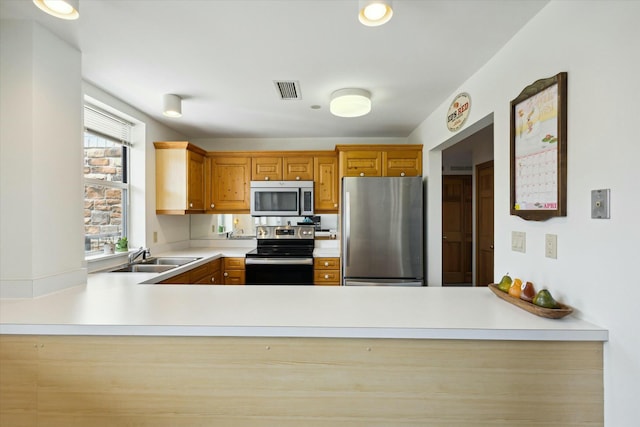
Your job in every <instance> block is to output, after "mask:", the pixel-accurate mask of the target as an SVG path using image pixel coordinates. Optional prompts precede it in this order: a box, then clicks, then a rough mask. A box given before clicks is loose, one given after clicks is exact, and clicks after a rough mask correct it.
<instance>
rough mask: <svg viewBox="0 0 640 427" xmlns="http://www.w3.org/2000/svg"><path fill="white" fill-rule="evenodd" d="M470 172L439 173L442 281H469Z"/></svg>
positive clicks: (458, 283) (465, 283)
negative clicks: (460, 173) (442, 174)
mask: <svg viewBox="0 0 640 427" xmlns="http://www.w3.org/2000/svg"><path fill="white" fill-rule="evenodd" d="M471 185H472V180H471V175H444V176H443V177H442V285H443V286H452V285H456V286H471V285H472V264H473V263H472V254H473V247H472V244H473V226H472V224H473V223H472V220H471V217H472V212H473V208H472V205H471V202H472V187H471Z"/></svg>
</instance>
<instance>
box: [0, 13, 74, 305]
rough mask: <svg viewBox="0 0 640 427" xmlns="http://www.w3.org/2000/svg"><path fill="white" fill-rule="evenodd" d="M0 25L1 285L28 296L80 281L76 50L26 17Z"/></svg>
mask: <svg viewBox="0 0 640 427" xmlns="http://www.w3.org/2000/svg"><path fill="white" fill-rule="evenodd" d="M0 31H1V34H0V40H1V46H0V57H1V61H0V63H1V64H2V65H1V67H2V68H1V70H0V105H1V111H0V113H1V114H0V116H1V121H2V126H1V127H0V129H1V130H0V149H1V150H2V151H1V156H0V158H1V165H2V168H1V170H0V181H1V182H2V184H1V191H2V204H1V208H0V209H1V215H0V218H1V223H2V224H1V228H0V252H1V254H2V256H1V257H0V293H1V294H2V296H26V297H30V296H37V295H41V294H44V293H48V292H51V291H54V290H56V289H60V288H62V287H66V286H69V285H71V286H73V285H76V284H80V283H84V282H85V281H86V270H85V269H84V267H83V254H84V249H83V248H84V246H83V231H82V218H83V214H82V191H83V187H82V182H81V180H80V177H81V174H82V148H81V147H82V104H81V100H82V96H81V89H80V79H81V77H80V52H78V51H77V50H75V49H74V48H72V47H70V46H69V45H67V44H65V43H64V42H62V41H61V40H60V39H58V38H57V37H55V36H53V35H52V34H51V33H50V32H49V31H48V30H46V29H44V28H43V27H41V26H39V25H37V24H34V23H31V22H26V21H2V26H1V30H0ZM61 206H62V207H64V209H59V208H60V207H61Z"/></svg>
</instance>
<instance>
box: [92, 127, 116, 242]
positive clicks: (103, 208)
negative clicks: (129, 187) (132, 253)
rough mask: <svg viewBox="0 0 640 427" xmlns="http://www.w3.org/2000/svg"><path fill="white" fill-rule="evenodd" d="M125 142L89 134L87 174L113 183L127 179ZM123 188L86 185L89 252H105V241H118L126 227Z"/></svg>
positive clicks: (106, 182)
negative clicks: (123, 215)
mask: <svg viewBox="0 0 640 427" xmlns="http://www.w3.org/2000/svg"><path fill="white" fill-rule="evenodd" d="M123 149H124V148H123V147H122V145H120V144H118V143H115V142H113V141H111V140H109V139H106V138H102V137H99V136H97V135H93V134H88V133H85V148H84V177H85V178H91V179H96V180H100V181H105V184H107V185H108V183H109V182H119V183H122V182H123V173H124V170H123V162H122V158H123V156H122V154H123ZM125 197H126V195H125V191H124V190H123V189H121V188H110V187H108V186H102V185H94V184H85V192H84V229H85V251H101V250H102V248H103V246H104V243H105V242H113V243H115V242H116V241H117V240H118V238H120V236H121V235H122V230H123V227H122V226H123V224H122V221H123V218H122V214H123V200H124V199H125Z"/></svg>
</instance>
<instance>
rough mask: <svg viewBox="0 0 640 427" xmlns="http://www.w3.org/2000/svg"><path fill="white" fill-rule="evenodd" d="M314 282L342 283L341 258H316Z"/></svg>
mask: <svg viewBox="0 0 640 427" xmlns="http://www.w3.org/2000/svg"><path fill="white" fill-rule="evenodd" d="M313 284H314V285H332V286H337V285H340V258H333V257H332V258H324V257H323V258H314V259H313Z"/></svg>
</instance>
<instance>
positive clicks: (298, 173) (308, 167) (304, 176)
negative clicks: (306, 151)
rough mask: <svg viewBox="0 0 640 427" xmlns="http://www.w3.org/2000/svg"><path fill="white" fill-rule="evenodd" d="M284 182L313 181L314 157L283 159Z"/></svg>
mask: <svg viewBox="0 0 640 427" xmlns="http://www.w3.org/2000/svg"><path fill="white" fill-rule="evenodd" d="M282 166H283V168H282V169H283V177H282V178H283V180H285V181H313V156H297V157H283V158H282Z"/></svg>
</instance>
